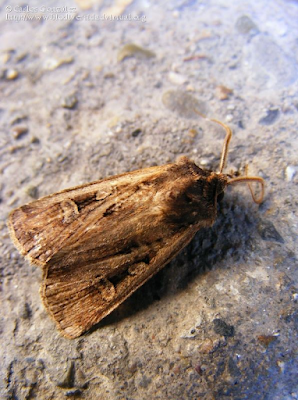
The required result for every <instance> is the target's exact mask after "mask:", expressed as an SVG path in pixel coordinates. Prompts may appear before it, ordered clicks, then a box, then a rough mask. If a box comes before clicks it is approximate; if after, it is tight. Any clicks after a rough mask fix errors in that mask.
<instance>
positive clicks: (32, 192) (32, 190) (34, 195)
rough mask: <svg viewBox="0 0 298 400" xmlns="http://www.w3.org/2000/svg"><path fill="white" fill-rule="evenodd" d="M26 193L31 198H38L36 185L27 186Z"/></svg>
mask: <svg viewBox="0 0 298 400" xmlns="http://www.w3.org/2000/svg"><path fill="white" fill-rule="evenodd" d="M26 193H27V195H28V196H30V197H31V198H32V199H37V198H38V187H37V186H29V187H28V188H27V189H26Z"/></svg>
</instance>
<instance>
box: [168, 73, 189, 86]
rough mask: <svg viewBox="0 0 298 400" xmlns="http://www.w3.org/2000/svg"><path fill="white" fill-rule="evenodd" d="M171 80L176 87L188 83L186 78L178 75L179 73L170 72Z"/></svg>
mask: <svg viewBox="0 0 298 400" xmlns="http://www.w3.org/2000/svg"><path fill="white" fill-rule="evenodd" d="M169 80H170V81H171V82H172V83H175V84H176V85H183V84H184V83H185V82H186V81H187V79H186V77H185V76H183V75H181V74H178V73H177V72H170V73H169Z"/></svg>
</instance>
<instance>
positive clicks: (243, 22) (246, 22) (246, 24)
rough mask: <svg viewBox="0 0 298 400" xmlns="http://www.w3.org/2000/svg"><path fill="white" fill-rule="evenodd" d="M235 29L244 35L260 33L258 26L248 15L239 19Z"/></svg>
mask: <svg viewBox="0 0 298 400" xmlns="http://www.w3.org/2000/svg"><path fill="white" fill-rule="evenodd" d="M235 27H236V29H237V31H238V32H240V33H242V34H243V35H246V34H248V33H251V32H255V33H257V32H258V31H259V29H258V27H257V25H256V24H255V23H254V22H253V21H252V20H251V19H250V18H249V17H248V16H247V15H242V16H241V17H240V18H238V19H237V21H236V24H235Z"/></svg>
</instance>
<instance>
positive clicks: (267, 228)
mask: <svg viewBox="0 0 298 400" xmlns="http://www.w3.org/2000/svg"><path fill="white" fill-rule="evenodd" d="M258 232H259V234H260V236H261V238H262V239H263V240H266V241H268V242H278V243H284V239H283V238H282V236H281V235H280V234H279V232H278V231H277V230H276V228H275V226H274V225H273V223H272V222H271V221H266V220H261V222H260V223H259V224H258Z"/></svg>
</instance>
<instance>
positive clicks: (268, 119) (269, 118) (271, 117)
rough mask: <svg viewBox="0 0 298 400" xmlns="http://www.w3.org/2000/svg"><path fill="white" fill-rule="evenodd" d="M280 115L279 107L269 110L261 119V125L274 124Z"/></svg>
mask: <svg viewBox="0 0 298 400" xmlns="http://www.w3.org/2000/svg"><path fill="white" fill-rule="evenodd" d="M278 117H279V110H278V109H277V108H274V109H271V110H267V111H266V115H265V116H264V117H262V118H261V119H260V120H259V124H260V125H272V124H274V122H275V121H276V120H277V119H278Z"/></svg>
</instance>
